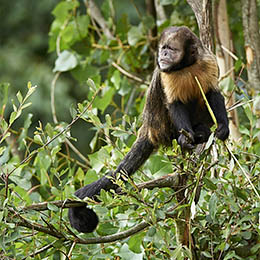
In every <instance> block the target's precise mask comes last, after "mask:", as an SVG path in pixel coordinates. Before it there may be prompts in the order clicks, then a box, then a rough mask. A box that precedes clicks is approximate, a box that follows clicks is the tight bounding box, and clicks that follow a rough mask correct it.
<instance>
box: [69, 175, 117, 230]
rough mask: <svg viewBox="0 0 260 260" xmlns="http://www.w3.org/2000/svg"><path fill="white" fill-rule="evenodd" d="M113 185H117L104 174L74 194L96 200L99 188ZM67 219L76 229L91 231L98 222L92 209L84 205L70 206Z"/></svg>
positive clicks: (112, 186)
mask: <svg viewBox="0 0 260 260" xmlns="http://www.w3.org/2000/svg"><path fill="white" fill-rule="evenodd" d="M115 187H117V186H116V185H115V184H113V183H112V181H111V180H110V179H109V178H106V176H104V177H102V178H101V179H99V180H97V181H95V182H93V183H91V184H88V185H86V186H84V187H83V188H81V189H79V190H77V191H76V192H75V195H76V196H77V197H79V198H80V199H84V198H86V197H88V198H91V199H93V200H96V201H98V199H97V197H96V196H97V195H99V194H100V191H101V189H104V190H109V189H113V188H115ZM69 221H70V224H71V226H72V227H74V228H75V229H76V230H77V231H79V232H83V233H91V232H93V231H94V230H95V228H96V226H97V224H98V216H97V214H96V213H95V212H94V211H93V210H92V209H89V208H87V207H85V206H83V207H76V208H70V209H69Z"/></svg>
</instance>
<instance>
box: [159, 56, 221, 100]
mask: <svg viewBox="0 0 260 260" xmlns="http://www.w3.org/2000/svg"><path fill="white" fill-rule="evenodd" d="M195 76H196V77H197V78H198V80H199V82H200V84H201V86H202V89H203V91H204V93H205V94H206V93H207V92H208V91H209V90H210V89H217V88H218V65H217V62H216V59H215V57H214V56H213V55H212V54H211V55H210V54H208V55H205V56H204V57H203V58H202V59H201V60H198V61H197V62H196V63H194V64H193V65H191V66H188V67H186V68H183V69H181V70H178V71H173V72H171V73H165V72H161V83H162V86H163V88H164V92H165V95H166V98H167V103H172V102H173V101H177V100H179V101H181V102H183V103H187V102H189V101H190V100H192V99H198V100H199V101H202V95H201V93H200V89H199V86H198V84H197V82H196V80H195Z"/></svg>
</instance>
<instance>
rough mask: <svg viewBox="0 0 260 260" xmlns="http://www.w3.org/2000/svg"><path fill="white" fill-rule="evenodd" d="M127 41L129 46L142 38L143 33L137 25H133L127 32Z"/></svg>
mask: <svg viewBox="0 0 260 260" xmlns="http://www.w3.org/2000/svg"><path fill="white" fill-rule="evenodd" d="M127 38H128V42H129V44H130V45H131V46H134V45H135V44H136V43H137V42H139V41H140V40H141V39H143V38H144V34H143V32H142V30H141V29H140V28H139V27H136V26H133V27H131V29H130V30H129V31H128V34H127Z"/></svg>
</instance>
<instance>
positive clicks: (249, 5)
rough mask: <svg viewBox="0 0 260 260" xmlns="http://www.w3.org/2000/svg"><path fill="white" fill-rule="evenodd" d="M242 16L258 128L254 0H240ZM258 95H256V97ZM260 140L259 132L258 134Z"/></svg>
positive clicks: (259, 63) (259, 40)
mask: <svg viewBox="0 0 260 260" xmlns="http://www.w3.org/2000/svg"><path fill="white" fill-rule="evenodd" d="M241 6H242V10H243V12H242V18H243V28H244V39H245V51H246V59H247V75H248V83H249V86H250V92H251V94H252V96H254V97H255V99H254V103H253V109H254V113H255V114H256V116H257V117H258V119H257V123H256V127H258V128H260V34H259V24H258V22H259V17H258V9H257V3H256V0H242V1H241ZM257 95H258V97H257ZM258 139H259V140H260V134H259V136H258Z"/></svg>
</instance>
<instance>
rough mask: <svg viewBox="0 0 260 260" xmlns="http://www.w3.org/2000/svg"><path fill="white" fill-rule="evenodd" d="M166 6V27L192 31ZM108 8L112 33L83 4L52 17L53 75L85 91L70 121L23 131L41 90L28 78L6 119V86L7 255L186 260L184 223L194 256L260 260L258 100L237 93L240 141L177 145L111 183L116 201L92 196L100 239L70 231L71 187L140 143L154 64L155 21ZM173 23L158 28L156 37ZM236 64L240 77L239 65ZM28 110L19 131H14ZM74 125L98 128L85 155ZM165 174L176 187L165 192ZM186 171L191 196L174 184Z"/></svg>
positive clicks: (63, 6) (1, 113) (0, 138)
mask: <svg viewBox="0 0 260 260" xmlns="http://www.w3.org/2000/svg"><path fill="white" fill-rule="evenodd" d="M141 2H142V1H140V2H139V3H138V4H137V5H140V6H139V7H140V8H141ZM161 2H162V5H169V4H170V3H171V4H172V5H173V6H174V7H176V8H175V9H174V10H175V11H174V14H176V13H177V14H178V16H175V15H172V16H171V20H172V21H171V23H174V24H178V23H183V21H185V24H186V25H190V26H191V27H195V26H194V16H190V15H188V14H191V13H190V12H191V11H190V9H188V8H187V7H186V6H185V10H184V11H183V12H178V11H179V9H178V8H184V7H183V1H165V0H164V1H161ZM113 3H114V2H113V1H103V2H102V5H101V8H100V10H101V11H102V14H103V16H104V18H105V19H106V22H107V24H108V25H109V29H110V31H111V32H112V35H113V37H110V36H108V35H106V34H104V33H103V32H102V30H101V29H100V28H99V27H98V26H96V24H95V23H94V22H93V19H92V17H91V16H90V15H89V14H88V13H86V10H85V7H84V6H83V3H82V2H80V1H76V0H74V1H60V2H59V3H58V4H57V5H56V7H55V9H54V10H53V12H52V14H53V15H54V20H53V23H52V26H51V28H50V33H49V50H50V51H56V52H57V59H56V62H55V66H54V70H53V71H54V73H55V75H56V76H57V78H58V77H59V75H60V74H61V73H66V72H70V73H71V75H72V76H73V77H74V78H75V79H76V80H77V81H78V82H80V84H81V86H82V88H85V89H86V91H87V97H86V98H84V100H83V101H82V103H78V105H77V107H73V106H72V107H71V108H70V114H71V117H72V119H71V122H70V123H66V122H57V123H55V124H53V123H47V124H45V125H43V124H42V123H41V121H40V122H39V123H38V125H37V127H36V129H33V130H34V133H33V136H32V137H30V136H28V130H29V129H31V124H32V114H26V109H28V106H30V102H29V98H31V96H33V95H37V91H38V89H36V88H35V87H33V86H32V85H31V84H30V83H28V87H27V93H24V91H20V92H18V93H17V95H16V100H14V101H12V104H13V106H12V108H13V109H12V112H11V113H10V115H8V116H7V115H6V111H5V108H6V104H7V102H8V84H1V85H0V97H1V98H0V117H1V121H0V134H1V135H0V144H1V147H0V169H1V170H0V174H1V181H0V220H1V235H0V245H1V247H0V248H1V249H0V257H1V258H3V259H4V258H5V257H6V258H7V259H8V258H10V259H12V258H15V259H112V258H118V257H120V258H121V259H184V258H185V257H187V258H190V259H191V258H192V257H193V258H194V252H193V250H191V248H188V247H183V246H182V245H181V243H180V241H179V240H180V238H181V236H182V231H183V230H180V227H181V226H182V224H188V226H189V230H190V236H192V239H193V244H194V247H195V251H196V254H197V257H198V258H199V259H225V260H226V259H250V260H251V259H258V257H259V254H260V246H259V241H260V235H259V233H260V226H259V224H260V219H259V216H260V199H259V194H260V180H259V171H260V163H259V161H260V160H259V154H260V145H259V141H258V139H257V135H258V134H259V129H257V128H256V127H255V124H256V116H255V115H254V114H253V112H252V104H251V103H250V102H249V98H247V96H246V95H241V92H238V93H239V94H240V96H243V98H244V100H243V102H244V103H243V106H240V107H239V109H240V111H241V112H240V114H241V115H242V117H241V118H243V120H241V125H240V132H241V133H242V134H243V135H242V138H241V141H240V142H238V143H235V142H232V141H229V142H227V143H225V144H223V143H221V142H219V141H216V140H215V139H214V138H213V136H212V138H210V139H209V142H208V143H207V144H206V146H205V150H204V151H203V152H202V153H200V154H196V153H192V154H182V153H181V151H180V148H179V146H178V145H177V143H176V142H175V141H174V142H173V146H172V147H171V148H168V149H166V148H163V147H162V148H160V150H159V152H158V153H157V154H154V155H152V156H151V157H150V158H149V159H148V161H147V162H146V163H145V165H144V166H143V168H142V169H140V170H139V171H138V172H137V173H136V174H135V175H134V176H133V178H132V179H130V180H129V181H128V182H127V183H126V184H123V182H122V181H121V180H119V179H118V180H116V182H117V184H118V185H119V186H120V187H121V194H117V193H115V192H112V193H109V192H104V191H102V192H101V194H100V197H99V198H100V200H101V202H100V203H96V202H93V201H88V206H89V207H91V208H94V210H95V212H97V214H98V216H99V217H100V224H99V226H98V228H97V230H96V231H95V232H94V233H91V234H79V233H77V232H76V231H75V230H72V229H71V228H70V227H69V222H68V218H67V209H66V207H67V205H68V204H66V200H67V199H68V198H70V199H73V200H75V201H77V203H78V202H79V200H78V199H77V198H75V197H74V196H73V193H74V191H75V190H76V189H78V188H80V187H82V186H83V185H86V184H88V183H91V182H93V181H95V180H97V179H98V178H100V177H102V176H104V175H105V174H106V173H107V172H108V171H109V170H114V169H115V168H116V166H117V165H118V164H119V162H120V161H121V160H122V159H123V157H124V156H125V154H126V153H127V152H128V151H129V149H130V147H131V145H132V144H133V142H134V141H135V139H136V135H137V131H138V128H139V126H140V121H141V120H139V115H140V113H141V112H142V109H143V106H144V100H145V90H146V89H147V81H149V79H150V78H149V77H150V75H151V71H152V69H153V67H154V64H153V54H154V49H152V48H151V47H150V46H151V42H152V41H153V39H151V38H149V37H147V35H149V33H150V30H151V29H152V28H153V26H154V25H155V21H154V20H153V17H152V16H149V15H147V16H146V15H143V16H142V17H138V19H137V21H138V23H135V26H133V25H132V24H131V23H130V21H131V19H132V18H131V17H128V16H127V15H126V14H123V13H120V11H119V12H118V13H117V16H115V15H113V14H114V12H115V9H116V8H115V6H113ZM118 4H119V3H118ZM128 5H129V3H128ZM119 6H120V4H119ZM127 7H128V8H129V14H131V13H133V12H135V11H134V10H135V7H134V6H132V5H131V8H130V7H129V6H127ZM169 8H170V7H169ZM130 9H131V10H130ZM119 10H120V9H119ZM181 14H185V15H181ZM130 18H131V19H130ZM174 19H175V20H174ZM169 23H170V21H169V20H166V21H165V22H163V23H162V24H161V25H160V26H159V27H158V29H159V31H160V30H162V29H163V28H164V27H165V26H167V25H168V24H169ZM237 67H238V70H237V71H239V69H241V67H242V62H241V61H240V64H238V65H237ZM239 80H240V79H239V78H238V81H239ZM54 83H55V82H54ZM54 85H55V84H54ZM237 85H239V84H237V82H236V84H235V83H234V82H231V81H230V80H229V79H228V78H227V79H224V80H223V81H222V82H221V86H222V87H223V88H229V89H230V88H231V89H232V90H233V89H234V88H235V89H236V90H239V91H241V89H242V90H243V88H240V89H239V88H238V86H237ZM33 92H34V93H33ZM54 105H55V96H54ZM53 112H54V111H53ZM64 112H65V113H69V109H68V108H66V110H64ZM21 115H25V120H24V122H23V126H22V127H21V129H18V130H15V127H14V123H15V122H16V120H17V119H18V118H19V117H20V116H21ZM53 115H54V114H53ZM79 121H83V122H85V123H86V133H85V135H86V136H87V135H89V131H90V129H87V127H88V126H89V125H90V126H91V130H92V131H93V132H94V136H93V138H92V139H91V142H90V143H89V146H90V150H91V153H89V154H88V155H87V156H85V155H84V153H81V152H80V151H78V150H77V149H75V147H74V145H77V143H79V142H82V140H84V138H85V136H82V137H81V138H82V139H81V140H78V142H77V140H76V139H75V138H73V130H75V129H76V128H77V122H79ZM72 150H73V151H74V153H75V154H71V152H72ZM165 176H167V177H169V178H173V182H171V183H170V182H169V183H168V184H167V183H166V185H164V187H159V183H160V180H161V179H164V178H165ZM183 176H186V177H187V180H186V183H185V187H184V188H185V192H182V189H180V187H178V183H177V184H176V179H174V178H177V179H179V178H182V177H183ZM154 180H156V181H155V184H156V185H157V186H156V185H155V187H153V188H152V189H151V188H149V186H148V183H149V184H150V182H152V181H154ZM143 184H146V186H145V187H143V186H142V185H143ZM199 191H200V192H199ZM182 193H183V194H182ZM180 194H181V196H182V198H183V201H182V202H180V200H178V197H179V196H180ZM198 194H200V199H199V202H198V204H196V203H195V201H196V199H197V196H198ZM80 203H82V201H81V202H80ZM81 205H82V204H81ZM69 206H75V204H71V205H69ZM187 214H188V215H189V216H190V217H189V221H188V222H186V216H187ZM178 223H180V225H178ZM124 232H128V233H124ZM130 232H131V233H130ZM125 234H126V235H125Z"/></svg>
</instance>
